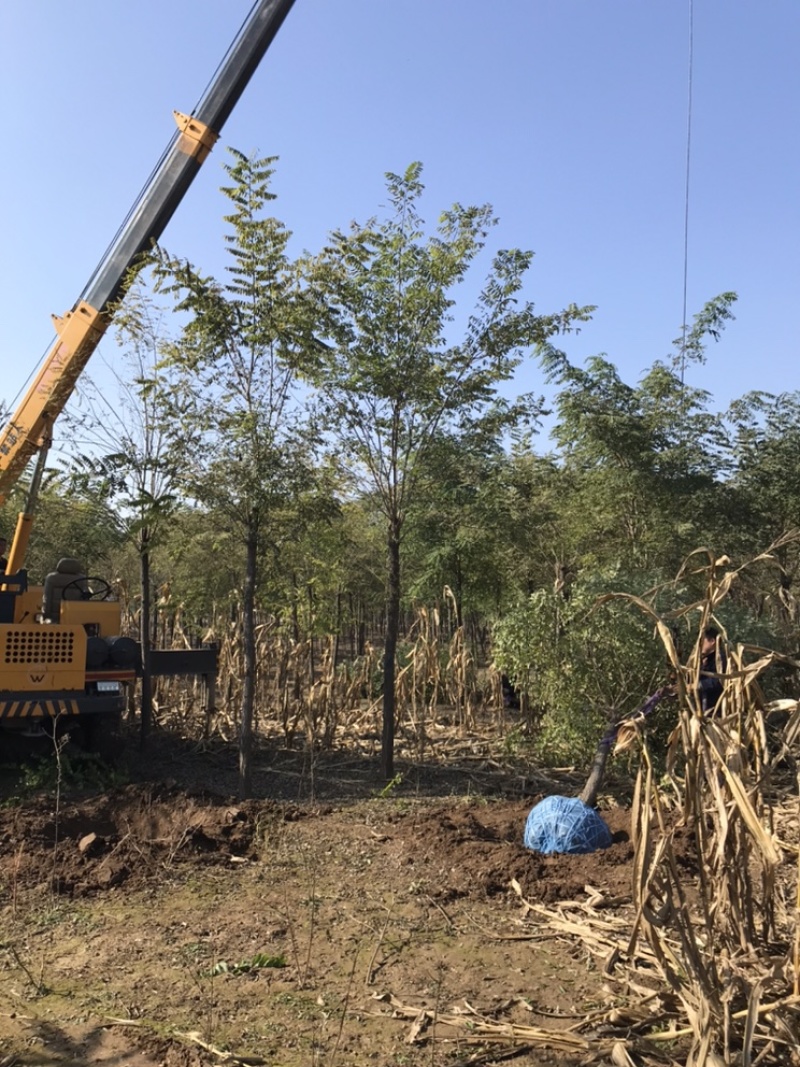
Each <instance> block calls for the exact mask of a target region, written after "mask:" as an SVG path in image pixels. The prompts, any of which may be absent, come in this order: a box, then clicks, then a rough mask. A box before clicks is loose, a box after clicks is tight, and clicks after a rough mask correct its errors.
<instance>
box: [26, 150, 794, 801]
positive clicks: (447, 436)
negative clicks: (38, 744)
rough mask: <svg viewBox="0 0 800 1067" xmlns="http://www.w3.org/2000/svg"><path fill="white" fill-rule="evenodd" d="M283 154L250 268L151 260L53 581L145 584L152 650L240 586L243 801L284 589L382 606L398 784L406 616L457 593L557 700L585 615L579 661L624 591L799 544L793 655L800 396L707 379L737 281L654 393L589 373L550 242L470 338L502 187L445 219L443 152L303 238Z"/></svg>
mask: <svg viewBox="0 0 800 1067" xmlns="http://www.w3.org/2000/svg"><path fill="white" fill-rule="evenodd" d="M274 164H275V160H274V159H257V158H249V157H246V156H244V155H242V154H241V153H238V152H233V153H232V160H231V162H230V163H229V164H228V165H227V166H226V173H227V177H228V183H227V184H226V186H225V187H224V188H223V190H222V192H223V195H224V197H225V198H226V201H227V203H228V214H226V216H225V221H226V223H227V224H228V234H227V237H226V242H227V252H228V257H229V258H228V265H227V271H226V276H225V278H224V279H217V278H214V277H211V276H208V275H205V274H203V273H202V272H201V271H200V270H199V269H198V268H197V267H196V266H194V265H192V264H190V263H188V262H186V261H185V260H183V259H181V258H180V257H178V256H175V255H173V254H171V253H170V252H168V251H166V250H165V249H157V250H155V251H154V254H153V256H152V258H151V260H150V262H149V264H148V268H149V269H148V270H146V271H141V272H140V273H139V274H138V276H137V277H136V278H135V279H132V283H131V287H130V289H129V292H128V295H127V297H126V299H125V302H124V304H123V305H122V307H121V308H120V310H119V313H118V315H117V319H116V323H117V326H118V338H119V342H120V344H121V346H122V348H123V352H124V355H123V357H122V360H121V362H120V363H119V366H121V367H124V370H122V371H121V372H118V379H119V386H120V392H119V395H118V396H114V397H111V396H110V395H109V393H108V389H107V387H105V388H104V390H103V391H102V392H101V391H99V390H98V389H96V388H95V387H93V386H92V384H91V382H90V381H87V382H85V383H84V384H82V387H81V393H80V397H79V402H78V403H77V404H75V405H73V407H72V409H71V411H70V412H69V414H68V416H67V418H68V419H69V420H70V421H71V434H70V436H71V439H72V440H73V442H75V443H76V445H75V447H74V449H73V451H72V453H71V456H70V462H69V464H68V465H67V467H66V468H65V469H64V470H61V471H58V472H52V475H51V479H50V483H49V485H48V487H47V489H46V492H45V494H44V498H43V504H42V518H41V521H40V522H39V525H38V528H37V533H36V535H35V539H34V541H33V542H32V547H31V568H32V571H33V573H36V570H37V567H38V569H39V570H40V571H42V572H44V571H46V570H48V569H49V568H50V567H51V566H52V562H53V559H54V558H57V557H58V556H60V555H64V554H67V550H69V552H70V553H73V552H74V553H75V554H78V555H81V556H84V557H86V558H87V560H88V561H90V562H92V563H93V564H94V565H95V566H96V567H99V566H100V563H101V561H103V562H104V563H105V564H106V565H107V564H108V563H112V564H113V565H114V567H115V568H116V570H117V572H118V573H119V574H120V575H127V580H128V582H129V583H131V584H133V583H134V582H135V581H137V582H138V583H139V584H140V587H141V593H140V599H141V605H142V611H141V619H142V639H143V641H144V642H145V644H146V643H147V642H148V641H149V639H150V634H151V633H152V620H151V617H150V610H151V608H150V604H151V601H150V593H151V591H152V590H153V589H156V588H157V589H159V590H161V593H162V596H167V595H169V597H170V598H171V602H172V603H180V604H181V605H182V608H183V611H184V614H185V618H186V619H187V620H189V622H190V623H191V624H192V625H194V626H196V627H198V628H202V624H203V620H204V618H207V617H208V616H209V614H210V612H211V609H212V607H213V606H214V605H217V606H218V605H219V604H221V603H230V604H231V606H232V610H235V611H237V612H240V613H241V618H242V623H243V637H244V649H245V659H244V687H243V700H242V709H241V744H240V777H241V782H242V790H243V792H244V793H247V792H248V791H249V779H250V760H251V737H252V721H253V700H254V693H255V678H256V672H257V671H258V663H257V661H256V653H255V649H256V641H255V634H256V626H257V624H258V618H259V610H261V611H262V612H263V611H265V610H266V611H269V612H271V613H272V614H273V615H275V616H278V617H280V618H281V619H282V620H284V622H285V623H286V624H287V625H291V626H293V627H294V629H295V631H296V632H298V633H299V632H313V631H314V630H316V631H317V632H322V631H326V632H333V631H335V630H337V629H341V628H342V627H343V626H345V625H346V624H349V625H353V626H357V625H358V623H359V621H363V620H364V619H365V618H367V617H369V616H371V615H373V614H374V613H375V612H376V611H379V612H380V613H381V615H382V619H383V622H384V632H383V640H384V657H383V664H384V666H383V715H382V722H383V735H382V745H381V751H382V760H381V769H382V773H383V775H384V776H385V777H386V778H391V777H392V775H393V758H394V757H393V752H394V723H395V718H396V709H395V706H394V701H395V684H394V682H395V670H396V662H397V655H396V653H397V646H398V641H399V640H400V639H401V619H402V610H403V607H404V605H405V604H407V603H409V602H412V601H418V602H419V601H422V602H426V601H427V602H431V601H432V600H434V599H436V598H438V597H439V596H440V595H441V592H442V589H443V588H444V587H447V588H449V590H450V591H451V593H452V597H453V600H454V603H455V604H456V606H457V612H456V613H457V622H458V623H459V624H461V623H463V622H464V621H465V620H467V619H469V620H470V621H471V622H472V624H473V628H474V632H476V633H483V634H484V636H485V637H486V641H487V647H489V645H490V644H491V635H492V632H493V631H492V627H493V625H494V627H495V635H496V638H497V640H496V645H497V647H498V648H499V649H500V650H501V652H502V654H503V655H505V657H506V658H505V661H504V664H505V666H507V668H508V670H509V671H510V672H511V673H513V674H515V675H516V676H517V678H518V679H520V680H525V681H526V684H528V683H530V684H531V688H532V689H533V690H535V689H536V681H535V676H536V672H537V669H538V671H539V678H540V681H541V682H542V684H541V686H540V689H541V692H540V700H541V701H542V702H543V705H544V704H546V702H547V701H546V699H545V697H546V692H545V691H546V686H545V684H544V677H545V676H544V672H543V668H542V665H543V663H544V661H545V660H546V659H547V656H548V655H549V656H550V658H551V660H552V659H553V657H554V656H561V655H564V654H565V649H564V648H562V647H561V646H560V644H559V635H561V636H563V634H564V633H565V632H568V633H570V634H571V635H573V647H572V649H571V651H569V653H568V655H569V657H570V659H571V661H573V662H574V661H575V659H576V657H577V658H580V655H581V653H580V649H581V648H583V647H589V646H590V647H591V648H592V649H593V650H594V652H593V653H592V654H593V655H595V656H596V650H597V643H596V639H592V640H591V641H588V645H587V642H582V641H581V640H578V641H577V642H576V641H575V640H574V638H575V637H576V636H577V635H580V634H581V632H582V631H581V629H580V627H581V626H582V625H584V623H585V620H587V619H588V618H589V617H590V614H591V612H590V601H592V598H593V597H594V596H595V594H597V593H600V592H603V591H604V590H605V589H608V588H612V587H613V588H622V587H626V588H628V589H629V590H631V591H634V592H641V591H643V590H644V589H647V588H655V587H656V586H657V585H658V584H659V583H663V582H665V581H666V580H668V579H669V578H671V577H673V576H674V574H675V573H676V572H677V571H678V569H679V568H680V566H681V564H682V562H683V560H684V559H685V558H686V556H687V554H689V553H690V552H691V551H692V550H693V549H695V548H697V547H698V546H700V545H707V546H710V547H712V548H713V549H714V550H715V551H720V552H721V551H724V552H727V553H728V554H729V555H730V556H731V557H733V558H736V557H740V558H744V557H745V556H747V555H748V554H750V555H753V554H755V553H757V552H758V551H760V550H761V549H763V548H764V547H766V546H767V545H770V544H772V543H773V542H775V541H776V540H779V541H781V544H780V547H779V548H777V549H776V551H775V552H774V554H773V555H774V564H770V566H771V567H772V569H771V570H769V572H768V573H767V572H766V571H765V572H764V575H763V579H760V580H759V581H756V582H754V583H752V584H751V585H749V586H748V587H747V588H745V587H744V586H743V588H742V591H741V594H740V596H739V599H738V601H737V610H740V611H742V612H746V613H747V614H748V617H749V619H750V620H751V622H753V621H754V620H757V619H761V621H762V623H765V624H766V623H768V624H769V627H771V629H772V630H773V631H774V635H775V636H776V638H780V640H781V641H783V642H784V644H785V645H786V647H791V646H792V642H794V640H795V630H794V625H795V611H794V598H793V583H794V580H795V575H796V569H797V564H798V552H797V546H796V544H795V542H794V541H793V540H792V538H791V536H786V535H788V534H790V531H791V529H792V528H793V525H794V516H796V515H797V514H798V504H800V483H798V475H797V473H796V470H797V468H796V465H795V464H793V463H792V458H793V456H794V455H796V447H795V446H796V443H797V441H798V439H800V418H799V417H798V416H799V415H800V396H799V395H798V394H791V395H789V396H783V397H772V396H767V395H763V394H758V395H755V394H754V395H751V396H747V397H745V398H743V399H742V400H741V401H739V402H737V403H736V404H734V405H733V406H732V407H731V409H730V410H729V411H728V412H725V413H719V414H714V413H712V412H711V411H710V404H711V402H712V397H711V396H710V394H709V393H707V392H704V391H701V390H698V389H694V388H690V387H689V386H687V385H686V384H685V381H684V371H685V368H686V366H687V364H688V365H689V366H692V365H693V364H699V363H702V362H703V361H704V359H705V345H706V343H707V342H708V340H709V339H710V338H716V337H718V336H719V333H720V331H721V329H722V328H723V326H724V324H725V322H726V321H727V320H728V319H730V318H731V317H732V313H731V308H732V305H733V302H734V300H735V296H734V294H732V293H725V294H723V295H722V296H720V297H718V298H716V299H715V300H712V301H711V302H710V303H709V304H708V305H706V307H705V308H704V309H703V310H702V311H701V313H700V314H699V315H698V316H697V317H696V319H695V322H694V325H693V327H692V328H691V329H689V330H685V331H684V336H683V337H682V338H681V340H680V341H679V342H678V343H677V346H676V352H675V356H674V358H673V359H671V360H666V361H656V362H654V363H653V364H652V366H651V367H650V369H649V370H648V371H647V373H646V374H645V375H644V376H643V377H642V379H641V380H640V381H639V382H638V383H637V384H635V385H628V384H626V383H625V382H623V381H622V380H621V378H620V376H619V374H618V372H617V370H616V368H615V367H614V365H613V363H611V362H610V361H609V360H608V359H607V358H605V357H597V358H595V359H593V360H590V361H589V362H588V363H587V364H586V365H585V366H583V367H576V366H574V365H573V364H572V363H571V362H570V361H569V359H568V358H567V356H566V355H565V354H564V353H563V352H562V351H561V350H560V349H559V348H558V347H557V346H556V343H555V340H556V338H557V337H558V336H559V335H563V334H564V333H566V332H568V331H570V330H573V329H575V328H576V327H577V326H578V325H579V324H580V323H581V322H582V321H584V320H586V319H587V318H588V316H589V315H590V314H591V311H592V309H591V308H578V307H576V306H574V305H570V306H568V307H567V308H565V309H564V310H562V311H559V312H557V313H551V314H544V315H543V314H539V313H538V312H537V311H536V309H535V308H534V305H533V304H532V303H531V302H530V301H529V300H528V299H526V298H525V296H524V291H525V285H526V282H527V273H528V270H529V267H530V264H531V259H532V253H530V252H523V251H520V250H516V249H512V250H507V251H502V252H500V253H498V254H497V255H496V256H495V258H494V261H493V263H492V264H491V267H490V269H489V272H488V276H487V278H486V281H485V283H484V285H483V288H482V290H481V291H480V296H479V298H478V300H477V304H476V306H475V308H474V309H473V310H472V313H471V314H470V315H469V317H468V318H467V320H466V326H465V327H464V328H463V330H462V331H457V329H456V327H455V325H454V315H455V311H456V301H455V293H456V289H457V287H458V285H459V284H460V283H461V282H462V281H463V280H464V279H465V277H466V276H467V274H468V272H469V269H470V267H471V266H473V264H474V261H475V259H476V257H477V256H478V255H479V253H480V252H481V250H482V248H483V247H484V244H485V241H486V238H487V235H488V233H489V231H490V229H491V228H492V227H493V226H494V225H495V224H496V219H495V217H494V214H493V212H492V210H491V208H489V207H488V206H483V207H462V206H461V205H455V206H454V207H453V208H451V209H450V210H448V211H446V212H444V213H443V215H442V216H441V218H440V220H439V223H438V226H437V227H436V228H435V230H434V232H433V233H432V234H430V233H428V231H427V228H426V226H425V223H424V221H423V220H422V218H421V217H420V215H419V200H420V197H421V194H422V191H423V186H422V182H421V167H420V165H419V164H414V165H412V166H411V167H409V168H408V170H407V171H406V173H405V174H403V175H388V186H387V188H388V198H389V209H388V211H387V213H386V215H385V217H384V218H381V219H377V218H371V219H369V220H368V221H367V222H366V223H363V224H355V223H354V224H353V225H352V226H351V228H350V230H349V231H348V232H346V233H345V232H338V231H337V232H335V233H333V234H332V235H331V237H330V240H329V242H328V244H327V245H326V247H325V248H323V250H322V251H321V252H320V253H319V254H317V255H313V256H311V255H303V256H301V257H299V258H297V259H292V258H290V256H289V253H288V246H289V241H290V237H291V234H290V233H289V231H288V230H287V229H286V228H285V226H284V225H283V224H282V223H281V222H280V221H279V220H278V219H276V218H274V217H272V216H271V215H270V214H269V210H268V208H269V205H270V201H271V200H272V199H273V197H272V194H271V192H270V180H271V177H272V174H273V167H274ZM530 357H535V358H538V359H539V360H540V362H541V366H542V368H543V372H544V375H545V378H546V380H547V382H548V383H549V385H550V386H551V389H552V393H553V400H552V410H553V412H554V414H555V417H556V423H555V431H554V434H553V444H552V447H551V449H550V450H549V451H548V450H538V451H537V450H536V449H535V447H534V444H535V438H534V433H535V430H536V428H537V425H538V424H539V421H540V419H541V417H542V416H543V414H544V412H545V402H544V400H543V398H541V397H535V396H531V395H525V396H517V397H514V398H513V399H509V398H508V396H507V393H508V383H510V382H511V381H512V378H513V375H514V372H515V370H516V368H517V367H518V366H519V364H520V362H521V361H522V360H523V359H526V358H530ZM78 443H80V446H79V445H78ZM12 504H13V502H12ZM134 546H135V548H134ZM134 559H135V560H138V565H139V568H140V570H139V576H138V579H137V578H135V570H134V569H133V566H132V563H133V561H134ZM570 603H571V605H572V606H571V608H570V609H569V611H567V608H566V605H567V604H570ZM537 605H538V607H537ZM576 605H582V607H581V610H580V611H578V610H577V609H576ZM584 609H585V610H584ZM532 611H533V613H534V615H535V617H536V618H537V619H539V621H540V622H542V620H544V621H543V622H542V625H541V626H539V630H537V629H536V627H537V626H538V625H539V624H538V623H537V624H536V625H534V626H533V628H532V629H531V626H530V616H531V612H532ZM570 613H571V614H570ZM568 616H569V617H570V618H571V619H572V621H571V623H569V625H568V626H566V629H565V621H566V619H567V617H568ZM498 620H505V622H504V623H503V625H505V627H506V629H505V630H503V625H500V626H499V628H497V621H498ZM553 620H555V622H554V621H553ZM587 625H588V623H587ZM620 625H621V624H620ZM554 626H555V629H553V627H554ZM599 629H600V632H601V633H602V632H607V631H608V630H609V627H608V626H606V627H605V628H604V627H602V626H601V627H599ZM198 632H201V631H200V630H198ZM535 632H540V636H539V637H538V638H534V636H532V635H533V634H534V633H535ZM615 632H616V634H617V640H616V645H615V646H614V647H615V648H616V652H614V653H613V655H612V658H614V657H617V659H618V657H619V655H620V648H622V647H624V646H626V645H627V647H629V649H630V652H631V655H632V656H633V659H634V661H639V662H641V664H642V672H641V677H640V678H639V683H638V684H639V686H641V685H643V684H645V681H646V679H647V677H648V675H649V672H650V671H651V664H649V663H647V664H645V663H644V662H643V661H642V660H641V657H642V655H643V653H642V651H641V649H638V648H637V640H638V639H637V640H634V639H633V638H631V637H630V635H627V636H626V634H625V630H624V627H622V628H621V629H620V628H619V627H617V629H616V631H615ZM549 634H552V635H553V639H552V640H550V639H549V637H548V635H549ZM629 638H630V640H629ZM536 649H538V652H537V654H536V655H533V651H535V650H536ZM532 650H533V651H532ZM548 650H549V651H548ZM537 656H538V667H537ZM629 659H630V656H629ZM594 662H595V674H597V673H598V671H599V670H600V661H599V660H597V659H596V658H595V660H594ZM531 672H533V674H531ZM577 673H578V674H579V673H580V672H577ZM634 673H635V672H634ZM591 674H592V671H591V670H590V669H588V667H587V669H586V670H585V671H584V676H585V681H586V685H588V684H589V682H588V679H589V678H590V676H591ZM595 689H596V686H595ZM636 689H637V685H636V684H635V683H634V682H633V681H632V680H631V679H630V678H627V679H626V681H625V683H624V686H622V688H621V689H620V690H619V691H618V692H617V693H616V695H613V694H610V693H608V692H605V693H600V692H595V691H594V689H592V687H591V685H589V688H588V689H587V688H586V687H585V686H584V690H581V692H583V693H584V695H583V696H582V697H580V698H579V699H578V704H580V701H581V700H583V701H584V703H585V704H588V702H590V701H593V702H594V703H595V704H597V703H598V702H599V703H604V704H605V706H606V707H608V706H609V705H611V706H614V707H617V706H619V707H620V708H621V709H622V708H623V707H624V706H625V704H626V703H630V702H631V701H633V700H635V698H636V697H637V696H640V695H641V693H640V692H639V693H637V692H636ZM590 692H591V695H590ZM549 699H550V701H551V703H552V700H553V699H555V698H554V697H552V696H551V697H550V698H549ZM146 703H147V701H146V700H145V705H146ZM144 725H145V727H146V723H145V724H144Z"/></svg>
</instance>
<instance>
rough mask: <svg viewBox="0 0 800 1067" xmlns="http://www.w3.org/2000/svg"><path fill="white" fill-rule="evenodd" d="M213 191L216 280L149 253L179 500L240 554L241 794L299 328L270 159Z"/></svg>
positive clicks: (298, 422)
mask: <svg viewBox="0 0 800 1067" xmlns="http://www.w3.org/2000/svg"><path fill="white" fill-rule="evenodd" d="M232 156H233V162H232V163H229V164H226V166H225V170H226V173H227V175H228V177H229V179H230V184H228V185H226V186H225V187H224V188H223V190H222V192H223V193H224V195H225V197H226V198H227V199H228V201H229V202H230V205H231V210H230V213H229V214H227V215H226V216H225V221H226V222H227V223H228V225H229V227H230V231H229V233H228V234H227V235H226V238H225V241H226V246H227V252H228V254H229V256H230V260H229V263H228V266H227V268H226V270H227V275H228V276H227V279H226V281H224V282H221V281H217V280H216V279H215V278H213V277H206V276H203V275H202V274H200V273H199V272H198V271H197V270H196V269H195V268H194V267H193V266H192V265H191V264H190V263H188V262H185V261H183V260H180V259H178V258H175V257H174V256H171V255H169V254H168V253H167V252H165V251H163V250H162V251H160V252H159V253H158V255H157V258H156V275H157V278H158V279H159V285H160V287H161V288H163V289H164V290H166V291H168V292H170V293H172V294H173V295H174V296H175V298H176V310H177V311H178V312H180V313H182V315H184V316H185V318H186V321H185V324H184V326H183V328H182V331H181V335H180V338H179V340H178V341H177V343H176V344H175V345H174V346H172V348H171V350H170V354H169V362H170V364H171V366H172V368H173V369H174V371H175V372H176V374H177V382H176V386H175V393H176V397H177V398H178V399H179V401H180V409H179V410H178V411H177V415H178V416H179V417H180V422H181V427H182V434H183V437H184V445H185V463H186V466H185V470H184V472H183V477H182V481H183V484H184V486H185V489H186V491H187V493H188V494H189V496H190V497H191V498H193V499H194V500H196V501H198V502H199V503H201V504H202V505H204V506H205V507H206V508H208V509H209V511H210V512H220V513H223V514H225V515H226V516H227V518H228V520H229V522H230V524H231V529H232V530H233V531H234V535H235V537H236V538H237V540H238V543H239V545H240V547H241V549H242V552H243V557H244V558H243V573H244V576H243V591H242V612H243V619H242V633H243V645H244V652H243V696H242V708H241V722H240V737H239V788H240V793H241V795H242V796H243V797H246V796H249V795H250V792H251V789H252V745H253V721H254V697H255V682H256V670H257V662H256V644H255V604H256V593H257V589H258V581H259V568H260V559H261V555H262V553H263V552H264V551H265V550H266V549H267V548H268V547H269V548H270V549H271V550H272V551H273V552H275V551H278V550H279V545H280V542H281V540H282V539H283V538H284V537H285V536H286V531H285V529H284V525H285V523H286V521H287V520H288V513H287V502H289V501H292V500H294V499H295V498H296V496H297V494H298V493H299V492H300V491H301V490H302V489H304V488H305V487H306V486H307V484H308V482H309V480H310V478H311V440H310V437H309V432H308V424H307V423H306V422H305V421H304V419H303V417H302V413H301V408H300V403H299V400H298V397H297V394H296V391H295V368H296V364H297V359H298V354H299V353H300V352H301V350H302V349H303V348H304V347H305V345H306V344H307V338H308V336H310V328H309V325H308V320H307V318H306V312H307V304H306V302H305V301H304V299H303V294H302V290H301V287H300V285H299V281H298V271H297V269H296V265H295V264H294V263H293V262H291V261H290V259H289V257H288V254H287V245H288V242H289V238H290V236H291V235H290V233H289V231H288V230H287V229H286V228H285V227H284V225H283V224H282V223H281V222H280V221H279V220H277V219H275V218H272V217H269V216H268V215H267V214H266V212H265V208H266V206H267V204H268V203H269V202H270V201H271V200H274V195H273V194H272V193H271V192H270V191H269V185H270V180H271V177H272V174H273V171H274V168H273V164H274V163H275V158H274V157H270V158H264V159H257V158H249V157H247V156H245V155H244V154H243V153H241V152H238V151H232Z"/></svg>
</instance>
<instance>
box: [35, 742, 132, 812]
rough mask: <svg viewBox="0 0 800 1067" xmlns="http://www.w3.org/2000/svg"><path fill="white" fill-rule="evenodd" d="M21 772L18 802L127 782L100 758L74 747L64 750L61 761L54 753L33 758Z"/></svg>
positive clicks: (65, 747)
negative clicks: (44, 795)
mask: <svg viewBox="0 0 800 1067" xmlns="http://www.w3.org/2000/svg"><path fill="white" fill-rule="evenodd" d="M20 772H21V773H20V777H19V781H18V784H17V787H16V791H15V792H16V797H15V799H18V800H22V799H25V798H27V797H33V796H37V795H39V794H42V793H46V794H50V793H55V792H56V790H61V791H62V792H65V791H70V790H76V791H79V790H85V789H89V790H98V791H102V790H107V789H113V788H114V787H115V786H119V785H121V784H122V783H123V781H124V776H123V775H122V774H121V773H120V772H119V771H117V770H115V769H114V768H113V767H110V766H109V765H108V764H107V763H105V761H104V760H102V759H101V758H100V756H98V755H96V754H95V753H92V752H85V751H83V750H82V749H80V748H78V747H77V746H75V745H72V744H70V745H67V746H64V747H62V749H61V752H60V754H59V757H58V758H56V754H55V752H54V751H50V752H48V753H47V754H45V755H37V756H34V757H32V758H31V759H30V760H28V761H27V762H24V763H22V764H21V765H20Z"/></svg>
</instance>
